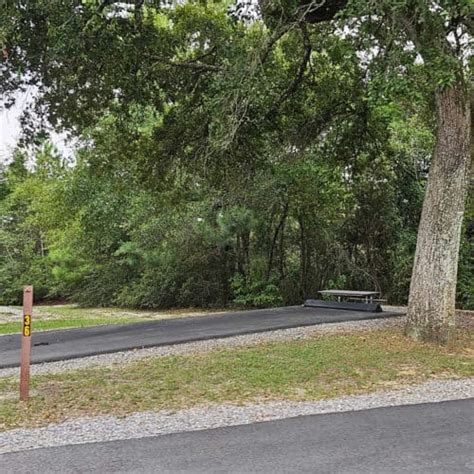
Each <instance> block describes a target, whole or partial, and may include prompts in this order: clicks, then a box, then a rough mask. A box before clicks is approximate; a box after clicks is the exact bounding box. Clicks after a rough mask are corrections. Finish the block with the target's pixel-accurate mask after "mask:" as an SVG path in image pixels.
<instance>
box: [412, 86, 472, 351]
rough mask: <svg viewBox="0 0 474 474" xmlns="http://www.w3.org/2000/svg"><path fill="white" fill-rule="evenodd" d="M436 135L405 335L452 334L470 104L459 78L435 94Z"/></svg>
mask: <svg viewBox="0 0 474 474" xmlns="http://www.w3.org/2000/svg"><path fill="white" fill-rule="evenodd" d="M436 109H437V136H436V147H435V151H434V154H433V158H432V162H431V167H430V171H429V177H428V186H427V189H426V195H425V199H424V202H423V211H422V214H421V221H420V226H419V229H418V240H417V245H416V254H415V262H414V267H413V273H412V279H411V285H410V298H409V304H408V320H407V326H406V332H407V334H408V335H410V336H412V337H414V338H416V339H419V340H424V341H435V342H441V343H445V342H448V341H449V340H450V339H451V338H452V337H453V335H454V329H455V314H454V312H455V302H456V280H457V268H458V258H459V244H460V239H461V224H462V219H463V214H464V206H465V201H466V194H467V189H468V183H469V171H470V162H471V153H470V135H471V121H470V102H469V98H468V94H467V91H466V89H465V87H463V84H462V83H461V82H459V83H457V84H456V85H455V86H453V87H451V88H448V89H445V90H443V91H440V92H438V93H437V94H436Z"/></svg>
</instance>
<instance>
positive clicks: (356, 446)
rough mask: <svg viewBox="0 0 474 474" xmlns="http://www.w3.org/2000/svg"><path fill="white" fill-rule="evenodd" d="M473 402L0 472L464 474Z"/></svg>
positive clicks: (201, 436) (147, 442)
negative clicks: (402, 473)
mask: <svg viewBox="0 0 474 474" xmlns="http://www.w3.org/2000/svg"><path fill="white" fill-rule="evenodd" d="M473 428H474V399H471V400H459V401H452V402H442V403H430V404H424V405H411V406H404V407H391V408H378V409H373V410H364V411H358V412H348V413H347V412H346V413H333V414H328V415H315V416H305V417H299V418H290V419H286V420H279V421H272V422H266V423H256V424H253V425H243V426H236V427H229V428H219V429H214V430H206V431H196V432H188V433H179V434H173V435H166V436H158V437H152V438H141V439H135V440H126V441H111V442H105V443H91V444H83V445H74V446H62V447H58V448H45V449H38V450H33V451H24V452H20V453H11V454H4V455H0V465H1V466H2V472H3V474H9V473H12V474H13V473H15V474H20V473H46V472H47V473H52V472H61V473H72V472H74V473H86V472H87V473H91V472H92V473H95V472H97V473H109V472H128V473H132V472H143V473H161V472H205V473H210V472H268V473H270V472H271V473H274V472H285V473H292V472H312V473H377V474H380V473H401V472H404V473H431V474H433V473H472V472H473V471H474V440H473V436H472V434H473Z"/></svg>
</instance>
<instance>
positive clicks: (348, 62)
mask: <svg viewBox="0 0 474 474" xmlns="http://www.w3.org/2000/svg"><path fill="white" fill-rule="evenodd" d="M99 3H100V4H101V8H99V9H98V8H97V2H93V1H90V2H82V5H81V7H80V8H79V7H77V5H76V4H75V2H74V1H72V0H71V1H70V2H64V1H61V2H56V1H52V2H42V1H38V2H26V3H25V4H24V6H23V9H21V8H20V9H19V10H18V11H14V12H13V13H8V12H7V13H4V12H3V13H0V15H1V14H3V15H5V18H15V20H16V21H13V22H11V23H7V22H6V21H5V22H3V23H2V24H1V27H0V42H1V41H3V40H2V35H3V36H4V37H5V38H6V39H5V40H4V41H5V44H6V46H5V49H4V51H5V52H4V63H3V64H4V74H3V76H2V85H3V90H4V91H5V97H6V99H5V101H6V103H7V105H8V97H13V95H14V93H17V92H18V89H19V88H20V89H21V87H27V85H28V84H29V83H30V84H31V83H32V84H35V87H37V88H38V96H39V98H40V99H39V100H38V101H37V104H36V105H37V108H36V110H35V111H33V112H32V113H37V114H41V113H42V111H43V109H47V116H48V119H49V120H50V122H51V123H52V124H53V125H54V126H57V127H63V128H66V129H68V130H69V131H71V132H72V133H73V134H74V135H75V136H76V137H80V139H81V145H80V147H79V149H78V151H77V154H76V156H75V158H74V160H72V161H71V162H69V161H67V160H64V159H62V158H61V157H60V156H59V154H58V153H57V152H56V151H55V150H53V149H52V148H51V147H50V146H48V144H47V142H43V143H39V144H37V145H36V148H35V150H36V151H35V153H34V159H33V160H30V162H28V160H27V159H26V158H25V156H26V155H25V154H24V153H22V152H21V150H19V151H18V152H17V153H16V154H15V155H14V156H13V157H12V162H11V164H10V165H9V166H5V167H4V168H3V169H2V170H1V183H0V185H1V188H0V219H1V221H0V298H1V300H2V302H4V303H15V302H18V300H19V297H20V291H21V286H22V285H23V284H26V283H31V282H34V284H35V286H36V297H37V298H38V299H46V298H48V299H72V300H74V301H78V302H80V303H81V304H84V305H110V304H116V305H123V306H135V307H144V308H153V307H171V306H223V305H228V304H232V303H234V304H237V305H245V306H268V305H277V304H298V303H300V302H301V301H302V299H303V298H305V297H308V296H315V294H316V292H317V290H319V289H322V288H326V287H341V286H343V287H350V288H361V289H367V288H373V289H376V290H379V291H381V292H382V294H383V295H384V296H385V297H387V298H388V299H389V300H390V301H391V302H397V303H398V302H399V303H405V302H406V300H407V297H408V290H409V282H410V274H411V267H412V262H413V255H414V251H415V245H416V233H417V227H418V221H419V215H420V212H421V203H422V199H423V194H424V188H425V180H426V171H427V167H428V165H429V157H430V155H431V153H432V149H433V144H434V123H433V114H432V106H433V104H432V101H431V94H432V91H433V85H432V83H431V82H430V81H429V80H428V78H429V74H430V73H431V72H430V70H429V69H427V68H426V67H424V66H423V65H422V64H417V63H416V62H415V61H414V59H415V57H416V53H415V52H413V51H410V50H407V51H404V50H403V51H401V52H400V50H398V51H397V54H398V58H397V61H398V63H397V64H398V66H397V67H399V68H401V69H403V68H405V69H406V70H409V72H410V74H409V75H406V74H402V73H400V74H398V73H397V71H395V74H394V72H393V70H392V71H391V72H390V74H387V75H386V76H385V75H384V73H383V72H384V71H385V70H386V69H387V66H386V65H385V63H383V58H378V57H375V58H370V59H371V60H370V67H369V66H368V64H367V63H368V59H369V57H370V55H369V53H367V52H366V53H364V54H362V55H361V49H363V48H364V47H365V45H362V44H361V43H360V38H358V37H357V36H351V35H344V34H342V33H341V32H337V31H335V29H334V27H333V26H328V25H318V26H317V27H309V26H306V25H304V24H297V26H294V27H292V28H289V29H288V30H287V31H285V33H286V34H285V36H281V35H278V34H277V33H275V31H274V30H272V29H270V28H267V27H266V26H265V25H264V24H262V23H261V22H258V21H257V22H253V23H250V24H245V23H242V22H239V21H236V20H235V18H233V17H232V15H229V14H228V11H227V5H226V4H225V3H221V2H217V3H216V4H209V3H205V2H202V3H201V2H198V3H193V2H187V3H185V4H184V5H181V6H178V7H176V8H173V9H155V8H153V7H151V6H150V7H146V6H144V7H143V8H142V9H141V10H139V11H138V10H136V11H135V10H133V9H132V10H131V11H128V10H127V11H124V12H122V11H118V10H117V8H122V7H117V6H116V5H113V4H112V5H110V6H106V3H107V2H99ZM110 3H113V2H110ZM158 3H159V2H158ZM71 8H76V10H75V14H71ZM51 12H53V13H51ZM8 15H11V16H8ZM48 15H49V16H48ZM0 18H1V17H0ZM25 18H29V19H31V21H28V22H25ZM369 27H370V25H369ZM33 37H34V38H35V43H34V44H32V43H31V41H32V40H31V39H32V38H33ZM394 41H396V38H394ZM38 48H39V50H37V49H38ZM41 48H43V49H41ZM6 63H8V65H6ZM45 68H47V69H45ZM376 72H377V73H376ZM397 74H398V75H397ZM24 76H28V79H27V80H25V79H24ZM22 77H23V78H22ZM91 78H94V80H91ZM9 93H10V95H9ZM25 120H26V122H25V124H31V122H30V121H28V117H26V118H25ZM25 131H26V132H27V133H26V135H25V141H26V142H29V143H31V140H32V139H33V137H34V138H36V139H37V138H38V136H39V137H41V133H40V134H38V133H37V132H38V131H37V130H32V129H29V128H28V127H25ZM40 132H41V131H40ZM473 234H474V214H473V203H472V199H471V203H470V207H469V208H468V211H467V213H466V224H465V232H464V240H463V246H462V255H461V262H460V266H459V269H460V274H459V285H458V301H459V304H460V305H461V306H464V307H473V306H474V300H473V295H474V267H473V261H472V258H473V257H472V254H473V252H472V246H473V238H474V237H473Z"/></svg>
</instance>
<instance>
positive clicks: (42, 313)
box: [0, 304, 206, 334]
mask: <svg viewBox="0 0 474 474" xmlns="http://www.w3.org/2000/svg"><path fill="white" fill-rule="evenodd" d="M13 309H14V310H16V311H17V313H18V314H13V313H6V312H3V313H2V312H1V310H0V334H10V333H16V332H20V330H21V308H19V307H16V308H13ZM202 314H206V310H201V309H200V310H197V309H194V308H188V309H174V310H168V311H159V312H157V311H140V310H127V309H123V308H81V307H79V306H76V305H71V304H67V305H55V306H35V307H34V308H33V330H34V331H45V330H48V329H66V328H75V327H86V326H97V325H101V324H127V323H135V322H139V321H147V320H152V319H153V320H158V319H168V318H179V317H185V316H198V315H202Z"/></svg>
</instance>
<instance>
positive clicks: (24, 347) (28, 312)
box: [20, 286, 33, 401]
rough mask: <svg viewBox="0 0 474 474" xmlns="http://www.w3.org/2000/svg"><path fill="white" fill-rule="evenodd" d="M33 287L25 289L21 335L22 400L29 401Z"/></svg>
mask: <svg viewBox="0 0 474 474" xmlns="http://www.w3.org/2000/svg"><path fill="white" fill-rule="evenodd" d="M32 312H33V287H32V286H25V287H24V288H23V329H22V335H21V368H20V400H22V401H27V400H28V397H29V392H30V353H31V316H32Z"/></svg>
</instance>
